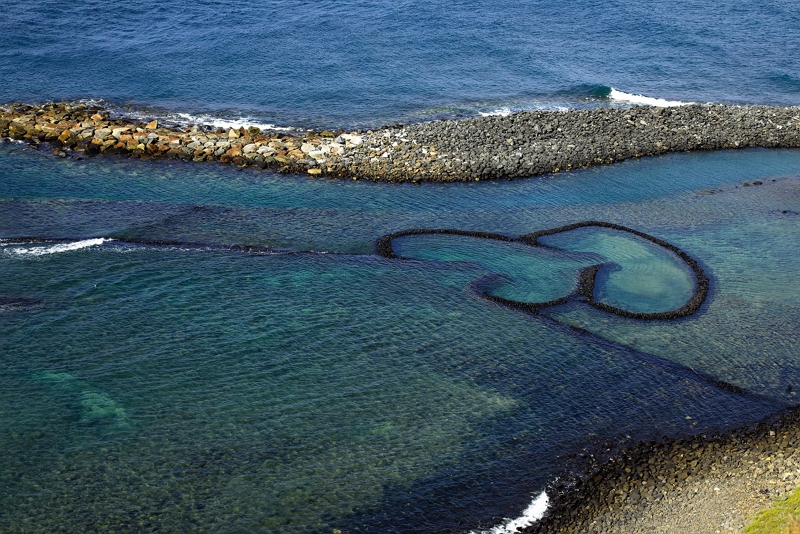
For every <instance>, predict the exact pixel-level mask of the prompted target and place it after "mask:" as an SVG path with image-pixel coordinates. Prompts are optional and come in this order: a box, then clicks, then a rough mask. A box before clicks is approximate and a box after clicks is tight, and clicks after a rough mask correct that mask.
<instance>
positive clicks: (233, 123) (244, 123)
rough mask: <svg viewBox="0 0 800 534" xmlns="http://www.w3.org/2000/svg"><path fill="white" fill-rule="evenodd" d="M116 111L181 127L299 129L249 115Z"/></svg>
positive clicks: (136, 117) (126, 116)
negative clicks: (220, 115) (228, 115)
mask: <svg viewBox="0 0 800 534" xmlns="http://www.w3.org/2000/svg"><path fill="white" fill-rule="evenodd" d="M117 112H118V113H119V114H120V115H121V116H123V117H124V118H127V119H128V120H141V121H147V122H149V121H151V120H153V119H158V121H159V122H165V123H168V124H174V125H177V126H181V127H186V126H189V125H190V124H200V125H203V126H210V127H213V128H226V129H227V128H236V129H239V128H241V127H245V128H247V127H250V126H255V127H256V128H259V129H261V130H268V131H274V132H291V131H296V130H300V128H294V127H289V126H277V125H275V124H271V123H266V122H259V121H258V120H257V119H254V118H251V117H240V118H232V117H218V116H214V115H209V114H199V115H194V114H192V113H180V112H175V113H172V112H161V113H159V112H157V111H152V110H151V111H139V110H129V109H120V110H117Z"/></svg>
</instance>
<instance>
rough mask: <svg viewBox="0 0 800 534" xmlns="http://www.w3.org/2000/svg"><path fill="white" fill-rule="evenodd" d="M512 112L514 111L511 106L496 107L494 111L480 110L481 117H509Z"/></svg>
mask: <svg viewBox="0 0 800 534" xmlns="http://www.w3.org/2000/svg"><path fill="white" fill-rule="evenodd" d="M511 113H513V112H512V111H511V108H509V107H502V108H498V109H495V110H494V111H479V112H478V114H479V115H480V116H481V117H491V116H493V115H499V116H500V117H508V116H509V115H511Z"/></svg>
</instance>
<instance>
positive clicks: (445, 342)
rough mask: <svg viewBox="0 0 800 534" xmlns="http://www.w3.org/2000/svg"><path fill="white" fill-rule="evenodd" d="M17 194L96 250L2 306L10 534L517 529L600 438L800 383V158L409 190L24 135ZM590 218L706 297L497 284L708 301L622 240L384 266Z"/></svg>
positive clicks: (680, 157) (16, 277) (692, 425)
mask: <svg viewBox="0 0 800 534" xmlns="http://www.w3.org/2000/svg"><path fill="white" fill-rule="evenodd" d="M754 181H761V182H763V184H762V185H758V186H751V187H744V186H743V183H744V182H748V183H752V182H754ZM711 191H713V194H712V193H711ZM0 196H1V197H2V200H0V237H3V238H20V237H39V238H74V239H82V240H84V241H82V242H81V243H82V244H81V245H78V246H76V245H75V243H71V245H72V246H70V247H65V246H64V244H54V243H33V242H24V243H17V242H14V243H17V244H11V242H8V241H7V242H5V243H4V244H3V245H2V247H0V297H4V298H7V299H13V298H24V299H26V300H17V301H11V300H8V301H4V302H17V303H18V304H15V305H0V325H1V326H2V332H3V334H2V335H1V336H0V352H2V354H3V355H4V356H3V358H2V359H0V366H2V373H3V376H4V377H5V378H4V387H3V388H2V390H0V403H1V404H2V410H0V413H2V414H3V415H2V417H0V427H2V428H0V447H2V449H3V450H4V451H6V454H4V455H3V457H2V458H0V464H2V465H0V477H1V478H0V488H2V491H0V501H2V502H1V503H0V530H3V531H15V530H53V529H54V528H55V527H56V525H58V526H59V527H63V528H65V529H67V530H91V529H98V530H109V529H113V528H122V527H127V528H152V527H155V526H158V525H160V526H163V527H164V528H167V529H170V530H198V531H206V530H215V531H231V532H237V531H241V530H244V529H261V530H266V531H272V532H326V531H327V532H330V531H331V529H333V528H339V529H342V530H343V531H350V532H360V531H367V530H371V531H383V532H387V531H393V530H396V531H404V530H410V529H412V528H418V529H422V530H424V531H434V530H435V531H446V530H451V531H455V532H466V531H469V530H470V529H476V528H479V527H485V526H490V525H493V524H496V523H498V522H500V521H502V519H503V518H504V517H513V516H516V515H518V514H519V513H520V512H521V510H522V509H524V508H525V506H526V505H527V504H528V503H529V502H530V500H531V498H532V497H533V496H535V495H536V494H538V493H539V492H540V491H541V490H542V489H544V487H545V485H546V484H547V482H548V481H549V480H551V479H552V477H553V476H555V475H556V474H557V473H558V472H559V469H560V468H561V467H562V465H563V462H562V461H561V460H559V459H558V458H557V457H558V456H559V455H561V454H565V453H568V452H571V451H575V450H578V449H580V448H581V447H583V446H585V445H586V444H589V443H595V441H596V438H598V437H599V438H602V439H610V440H614V439H617V438H620V437H625V436H626V435H629V436H653V435H656V434H659V433H661V434H675V433H682V432H689V431H691V432H699V431H702V430H704V429H708V428H712V427H719V426H723V427H724V426H728V425H734V424H738V423H742V422H746V421H750V420H753V419H755V418H758V417H761V416H763V415H765V414H767V413H771V412H773V411H775V410H777V409H780V408H781V407H782V406H785V405H786V404H787V403H792V402H795V396H794V392H793V391H792V390H791V389H789V386H792V385H793V388H796V387H797V385H798V384H800V380H798V378H800V372H799V371H798V365H797V364H798V361H797V360H798V358H799V357H800V354H799V353H798V351H797V346H798V337H800V332H798V328H797V325H798V324H800V306H798V304H797V302H798V297H800V289H798V287H797V285H796V283H795V281H794V280H793V276H794V275H795V274H796V273H797V272H800V239H798V236H800V215H798V213H799V212H800V151H766V150H752V151H751V150H748V151H738V152H720V153H708V154H674V155H670V156H665V157H660V158H652V159H644V160H638V161H630V162H625V163H622V164H619V165H615V166H611V167H604V168H597V169H590V170H586V171H581V172H574V173H570V174H564V175H556V176H551V177H542V178H537V179H530V180H523V181H518V182H496V183H479V184H459V185H449V186H442V185H422V186H389V185H379V184H370V183H360V182H332V181H321V180H309V179H306V178H303V177H293V176H275V175H272V174H269V173H266V172H252V171H249V170H235V169H229V168H226V167H223V166H219V167H217V166H207V165H196V164H194V165H193V164H185V163H164V162H161V163H142V162H133V161H124V160H112V159H96V160H88V161H63V160H57V159H55V158H53V157H52V156H49V155H47V154H46V153H39V152H36V151H34V150H33V149H31V148H29V147H25V146H20V145H2V146H0ZM582 220H601V221H608V222H613V223H617V224H621V225H625V226H628V227H631V228H635V229H637V230H640V231H643V232H646V233H648V234H651V235H654V236H656V237H659V238H661V239H664V240H666V241H668V242H669V243H672V244H674V245H676V246H678V247H680V248H681V249H682V250H684V251H686V252H687V253H688V254H690V255H691V256H692V257H694V258H695V259H697V261H698V262H699V263H700V264H701V266H702V267H703V269H704V270H705V271H706V273H707V274H708V275H709V277H710V279H711V292H710V295H709V299H708V300H707V302H706V303H705V304H704V306H703V307H702V308H701V310H700V311H699V312H698V313H697V314H695V315H692V316H689V317H686V318H682V319H679V320H673V321H642V320H635V319H626V318H622V317H618V316H615V315H611V314H608V313H605V312H602V311H600V310H596V309H593V308H590V307H588V306H586V305H584V304H582V303H580V302H570V303H568V304H565V305H563V306H557V307H551V308H547V309H546V310H543V311H542V315H541V316H532V315H528V314H525V313H521V312H519V311H514V310H512V309H509V308H507V307H503V306H499V305H497V304H493V303H491V302H487V301H486V300H485V299H481V298H478V297H477V296H476V294H475V293H474V291H472V290H471V287H472V284H473V283H474V281H475V280H478V279H480V278H481V277H485V276H486V275H493V274H500V275H503V276H504V277H503V278H498V281H499V283H498V285H495V286H494V289H493V291H506V293H503V295H505V296H507V297H518V298H522V297H525V298H531V299H533V298H539V297H542V298H544V297H545V296H547V297H549V296H552V295H556V294H557V293H561V292H563V291H562V286H563V288H566V290H567V291H568V290H569V289H570V288H571V287H572V285H573V278H571V277H573V276H574V273H575V272H576V271H575V269H579V268H580V267H582V266H585V264H586V262H587V261H588V263H589V264H592V263H596V262H597V261H596V258H597V256H598V255H600V256H603V257H604V258H606V259H607V260H608V261H612V262H617V263H618V264H619V265H621V268H620V269H619V270H615V271H609V272H607V273H606V274H605V276H606V278H605V279H603V280H602V282H603V283H602V284H601V285H602V287H603V288H605V289H604V290H603V291H604V293H603V294H602V295H597V296H598V298H604V299H608V302H610V303H617V304H620V303H622V304H625V303H627V304H630V305H635V306H645V307H646V306H651V307H652V306H656V307H657V306H664V307H666V308H669V307H673V306H674V305H675V303H680V302H682V301H684V300H685V298H686V293H685V291H686V284H685V282H686V279H685V276H688V275H687V274H686V273H685V272H684V271H682V270H681V269H680V268H678V267H675V266H674V265H672V264H670V261H669V259H668V258H666V259H665V258H661V259H662V260H663V261H658V262H655V263H654V262H652V261H649V260H648V261H644V260H642V258H645V259H647V258H649V257H650V256H651V255H652V254H650V252H648V251H647V250H643V249H642V247H645V245H643V244H641V243H637V242H635V241H633V242H631V240H626V241H625V243H627V244H626V245H625V246H622V245H621V244H620V242H619V241H618V240H619V239H620V238H619V236H615V235H612V234H609V233H608V232H606V233H603V232H602V231H585V232H578V233H570V234H571V235H570V234H559V235H556V236H549V237H547V242H548V244H551V245H553V246H558V247H559V248H562V249H570V250H571V251H572V252H570V253H564V254H561V255H559V256H558V257H557V258H554V257H552V254H551V253H550V252H543V251H534V252H531V251H518V250H514V251H513V253H509V250H508V247H507V246H505V245H502V246H495V244H492V245H491V246H489V245H487V243H486V242H484V241H483V240H475V242H474V243H473V242H472V241H470V240H469V239H460V240H452V239H446V238H442V237H437V239H438V241H436V240H429V242H427V243H423V242H422V241H419V242H418V243H417V244H418V245H419V244H424V245H425V247H422V249H418V251H419V250H423V249H424V250H423V251H427V252H426V254H421V255H420V257H419V258H416V259H411V260H398V259H386V258H381V257H379V256H378V255H376V254H374V243H375V240H376V239H377V238H379V237H380V236H382V235H384V234H387V233H391V232H396V231H400V230H404V229H410V228H454V229H464V230H474V231H480V232H495V233H499V234H504V235H508V236H512V237H514V236H518V235H522V234H526V233H529V232H533V231H536V230H541V229H546V228H554V227H558V226H561V225H564V224H569V223H574V222H577V221H582ZM97 238H106V239H109V241H105V242H99V241H90V240H92V239H97ZM114 239H117V241H114ZM122 239H129V240H135V241H141V240H165V241H173V242H180V243H181V244H174V245H169V246H146V245H141V244H136V243H128V242H122V241H120V240H122ZM615 240H616V241H615ZM479 241H480V243H479ZM543 241H544V239H543ZM233 244H239V245H254V246H259V247H266V248H267V249H268V250H264V251H261V252H258V253H245V252H241V251H236V250H231V251H229V250H226V249H225V248H224V247H220V246H219V245H233ZM407 245H408V246H411V245H412V243H411V240H409V242H408V243H407ZM57 247H61V248H57ZM426 247H427V248H426ZM448 247H449V248H448ZM529 257H530V258H529ZM528 259H531V261H528ZM589 260H591V261H589ZM626 262H627V263H626ZM671 265H672V266H671ZM670 266H671V267H670ZM626 268H627V271H626ZM631 273H633V274H634V276H633V277H630V276H623V275H625V274H631ZM601 274H602V273H601ZM601 274H598V280H601ZM682 277H684V278H682ZM554 288H555V289H554ZM556 289H557V290H556ZM551 293H552V295H551ZM632 294H635V295H638V297H637V298H639V299H640V300H638V301H637V300H636V299H635V298H633V299H632V297H631V295H632ZM670 299H672V300H670ZM673 301H674V302H673ZM648 309H650V308H648ZM653 309H656V308H653ZM571 326H574V327H579V329H580V331H576V330H575V329H573V328H570V327H571ZM704 376H710V377H713V378H714V379H717V380H721V381H724V382H728V383H730V384H734V385H736V386H739V387H741V388H743V389H745V390H747V391H748V392H750V393H751V394H748V395H740V394H735V393H731V392H729V391H725V390H723V389H720V388H718V387H716V386H715V385H714V384H713V383H711V382H709V381H707V380H705V379H704Z"/></svg>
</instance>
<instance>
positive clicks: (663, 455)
mask: <svg viewBox="0 0 800 534" xmlns="http://www.w3.org/2000/svg"><path fill="white" fill-rule="evenodd" d="M799 447H800V408H797V407H793V408H789V409H786V410H785V411H783V412H782V413H781V414H779V415H776V416H774V417H771V418H769V419H767V420H765V421H762V422H760V423H758V424H756V425H752V426H748V427H745V428H740V429H736V430H733V431H730V432H725V433H722V434H702V435H698V436H694V437H690V438H685V439H679V440H661V441H650V442H642V443H638V444H636V445H634V446H630V447H627V448H621V449H620V450H618V451H617V452H616V453H614V454H612V455H611V456H610V458H606V459H603V460H602V461H601V460H598V459H596V456H595V455H594V454H592V453H588V452H587V453H586V454H584V455H583V457H577V458H575V459H573V461H576V462H578V463H581V464H582V467H581V468H580V470H579V472H581V474H580V475H576V476H572V477H566V478H564V479H561V480H560V481H559V482H558V483H557V484H554V485H553V487H551V488H549V489H548V495H549V496H550V501H551V506H550V508H549V509H548V511H547V513H546V515H545V517H544V518H543V519H542V520H541V521H539V522H537V523H535V524H534V525H532V526H531V527H529V528H527V529H526V530H525V531H524V532H526V533H527V534H549V533H554V532H569V533H581V532H587V533H615V534H616V533H622V532H625V533H637V534H638V533H642V534H644V533H647V534H653V533H670V534H672V533H675V534H678V533H681V534H685V533H687V532H691V533H693V534H705V533H710V534H716V533H729V532H741V530H742V529H743V528H744V526H745V525H746V524H747V523H748V522H749V519H750V518H751V517H752V516H753V514H755V513H756V512H758V511H759V510H762V509H764V508H768V507H769V506H770V505H771V504H772V503H773V502H774V501H775V500H776V499H779V498H783V497H785V496H787V495H788V494H789V493H790V492H791V491H793V490H794V488H795V487H796V486H797V485H798V484H800V450H798V448H799ZM597 450H598V451H601V452H602V451H603V450H604V449H603V447H602V446H601V447H598V449H597Z"/></svg>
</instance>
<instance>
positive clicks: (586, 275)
mask: <svg viewBox="0 0 800 534" xmlns="http://www.w3.org/2000/svg"><path fill="white" fill-rule="evenodd" d="M590 226H594V227H599V228H609V229H612V230H617V231H621V232H627V233H630V234H633V235H635V236H637V237H640V238H642V239H645V240H647V241H649V242H651V243H653V244H655V245H658V246H659V247H662V248H664V249H666V250H669V251H670V252H672V253H674V254H675V255H676V256H677V257H678V258H680V259H681V261H683V262H684V263H685V264H686V265H687V266H688V267H689V268H690V269H691V271H692V273H693V274H694V278H695V281H694V282H695V283H694V289H693V291H692V297H691V298H690V299H689V300H688V301H687V302H686V303H685V304H684V305H683V306H681V307H680V308H678V309H675V310H670V311H666V312H656V313H640V312H631V311H627V310H623V309H621V308H617V307H615V306H609V305H608V304H604V303H602V302H598V301H596V300H594V285H595V280H596V277H597V273H598V271H599V270H600V268H601V267H602V266H603V265H602V264H599V265H592V266H589V267H586V268H584V269H582V270H581V272H580V275H579V277H578V283H577V284H576V286H575V288H574V289H573V290H572V292H570V293H569V294H567V295H565V296H564V297H561V298H558V299H554V300H550V301H547V302H520V301H516V300H510V299H506V298H502V297H497V296H494V295H491V294H489V293H488V292H487V291H485V290H484V288H483V287H481V286H476V287H475V289H476V290H477V291H478V292H479V294H480V296H482V297H483V298H485V299H487V300H489V301H492V302H496V303H498V304H503V305H505V306H510V307H513V308H518V309H521V310H523V311H527V312H529V313H534V314H535V313H539V310H540V309H542V308H547V307H551V306H557V305H559V304H565V303H567V302H569V301H570V300H573V299H574V300H577V301H579V302H584V303H586V304H588V305H589V306H592V307H594V308H597V309H598V310H601V311H604V312H608V313H612V314H614V315H619V316H621V317H627V318H630V319H644V320H655V319H677V318H679V317H685V316H687V315H692V314H693V313H695V312H697V310H699V309H700V307H701V306H702V305H703V302H705V300H706V297H707V296H708V287H709V280H708V277H707V276H706V274H705V272H704V271H703V269H702V268H701V267H700V265H699V264H698V263H697V261H695V260H694V258H692V257H691V256H689V255H688V254H687V253H686V252H684V251H682V250H681V249H679V248H678V247H676V246H675V245H672V244H671V243H667V242H666V241H664V240H663V239H659V238H657V237H655V236H651V235H650V234H646V233H644V232H640V231H638V230H634V229H633V228H628V227H626V226H622V225H619V224H614V223H608V222H602V221H582V222H578V223H574V224H569V225H566V226H560V227H558V228H550V229H548V230H540V231H538V232H533V233H530V234H525V235H522V236H520V237H517V238H514V237H509V236H507V235H503V234H494V233H489V232H473V231H468V230H451V229H424V228H418V229H411V230H403V231H400V232H394V233H392V234H387V235H385V236H382V237H381V238H379V239H378V240H377V242H376V243H375V248H376V251H377V252H378V254H380V255H381V256H383V257H385V258H399V259H406V258H402V257H398V256H397V254H395V252H394V250H393V248H392V241H394V240H395V239H396V238H398V237H403V236H408V235H423V234H450V235H459V236H466V237H477V238H481V239H493V240H497V241H506V242H515V243H522V244H525V245H529V246H532V247H544V248H551V249H556V250H559V249H558V248H557V247H552V246H550V245H546V244H543V243H540V242H539V238H540V237H542V236H545V235H553V234H559V233H563V232H569V231H570V230H575V229H577V228H585V227H590Z"/></svg>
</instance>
